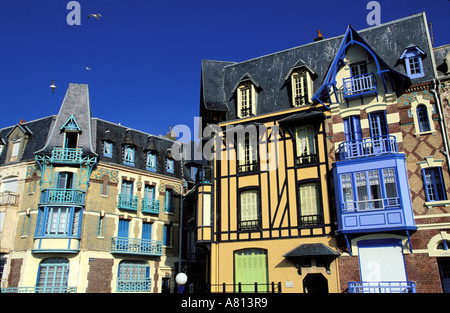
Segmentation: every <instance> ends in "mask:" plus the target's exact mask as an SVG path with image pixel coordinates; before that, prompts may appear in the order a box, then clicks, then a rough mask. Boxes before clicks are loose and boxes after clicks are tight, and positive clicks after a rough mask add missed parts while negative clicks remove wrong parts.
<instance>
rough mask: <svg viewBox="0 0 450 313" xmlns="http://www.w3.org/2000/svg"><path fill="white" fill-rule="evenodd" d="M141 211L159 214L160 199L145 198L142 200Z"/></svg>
mask: <svg viewBox="0 0 450 313" xmlns="http://www.w3.org/2000/svg"><path fill="white" fill-rule="evenodd" d="M141 212H142V213H153V214H159V200H156V199H151V198H143V199H142V201H141Z"/></svg>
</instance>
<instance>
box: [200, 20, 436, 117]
mask: <svg viewBox="0 0 450 313" xmlns="http://www.w3.org/2000/svg"><path fill="white" fill-rule="evenodd" d="M342 31H343V33H344V32H345V29H343V30H342ZM427 31H428V30H427V20H426V16H425V13H424V12H422V13H419V14H415V15H412V16H409V17H406V18H402V19H399V20H395V21H392V22H389V23H385V24H381V25H379V26H375V27H371V28H367V29H363V30H359V31H357V32H358V34H359V35H360V36H361V37H362V38H363V39H364V41H365V42H367V43H368V44H369V46H370V47H371V48H372V49H373V50H374V51H375V52H376V53H377V55H379V56H380V57H381V58H382V59H383V60H384V61H385V62H386V63H387V64H388V65H389V67H390V68H392V69H393V70H395V71H397V72H399V73H400V74H403V75H406V69H405V66H404V62H401V60H399V58H400V56H401V55H402V53H403V51H404V50H405V48H406V47H407V46H408V45H410V44H413V45H415V46H417V47H419V48H420V49H421V50H422V51H424V52H425V56H424V58H423V67H424V72H425V76H424V77H421V78H415V79H412V80H411V81H412V84H418V83H422V82H425V81H431V80H432V79H433V78H434V76H435V65H434V60H433V53H432V50H431V45H430V42H429V36H428V32H427ZM342 39H343V35H341V36H337V37H333V38H328V39H323V40H320V41H315V42H311V43H308V44H305V45H302V46H299V47H295V48H291V49H287V50H284V51H280V52H276V53H272V54H269V55H265V56H261V57H258V58H255V59H251V60H247V61H243V62H239V63H233V62H221V61H209V60H202V80H201V89H202V94H201V95H202V97H201V101H200V110H201V111H202V110H204V109H207V110H226V108H228V110H227V113H226V118H225V119H226V120H232V119H236V101H235V99H234V90H233V88H234V87H235V86H236V84H237V83H238V82H239V80H240V79H241V78H242V77H243V76H244V75H245V74H247V73H248V74H249V75H250V76H251V77H252V79H254V80H256V81H257V82H258V83H259V85H260V91H259V93H258V104H257V114H258V115H260V114H264V113H269V112H275V111H279V110H284V109H288V108H290V107H291V105H290V103H291V102H290V99H289V93H288V90H287V87H288V86H287V83H286V80H285V78H286V75H287V74H288V73H289V72H290V71H291V70H292V68H293V67H295V66H297V65H299V62H300V63H302V62H303V63H304V64H305V65H306V66H308V67H309V69H310V70H312V71H313V72H314V73H315V74H316V75H317V77H316V79H315V80H314V81H313V94H315V93H316V92H317V89H318V88H319V87H320V86H321V85H322V82H323V80H324V78H325V76H326V74H327V72H328V70H329V67H330V65H331V63H332V62H333V59H334V57H335V55H336V53H337V51H338V49H339V46H340V44H341V42H342Z"/></svg>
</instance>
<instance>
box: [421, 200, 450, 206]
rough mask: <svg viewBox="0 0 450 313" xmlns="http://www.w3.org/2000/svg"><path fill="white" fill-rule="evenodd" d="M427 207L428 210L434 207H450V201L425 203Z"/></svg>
mask: <svg viewBox="0 0 450 313" xmlns="http://www.w3.org/2000/svg"><path fill="white" fill-rule="evenodd" d="M425 205H426V206H427V207H428V208H430V207H433V206H448V205H450V200H441V201H428V202H425Z"/></svg>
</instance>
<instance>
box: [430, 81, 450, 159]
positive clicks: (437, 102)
mask: <svg viewBox="0 0 450 313" xmlns="http://www.w3.org/2000/svg"><path fill="white" fill-rule="evenodd" d="M436 81H437V83H436ZM440 84H441V82H440V81H439V79H433V89H431V92H432V93H433V94H434V97H435V98H436V104H437V105H436V106H437V109H438V114H439V122H440V126H441V131H442V138H443V140H444V150H445V151H444V153H443V154H445V157H446V159H447V166H448V167H449V168H450V156H449V152H448V151H449V149H448V141H447V135H448V133H447V129H446V128H445V125H444V115H443V113H442V110H441V98H440V92H439V88H440ZM436 86H437V88H436ZM436 89H437V90H436ZM441 153H442V151H441Z"/></svg>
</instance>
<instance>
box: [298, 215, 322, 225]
mask: <svg viewBox="0 0 450 313" xmlns="http://www.w3.org/2000/svg"><path fill="white" fill-rule="evenodd" d="M322 224H323V215H322V214H315V215H302V216H300V221H299V226H300V227H312V226H318V225H322Z"/></svg>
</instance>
